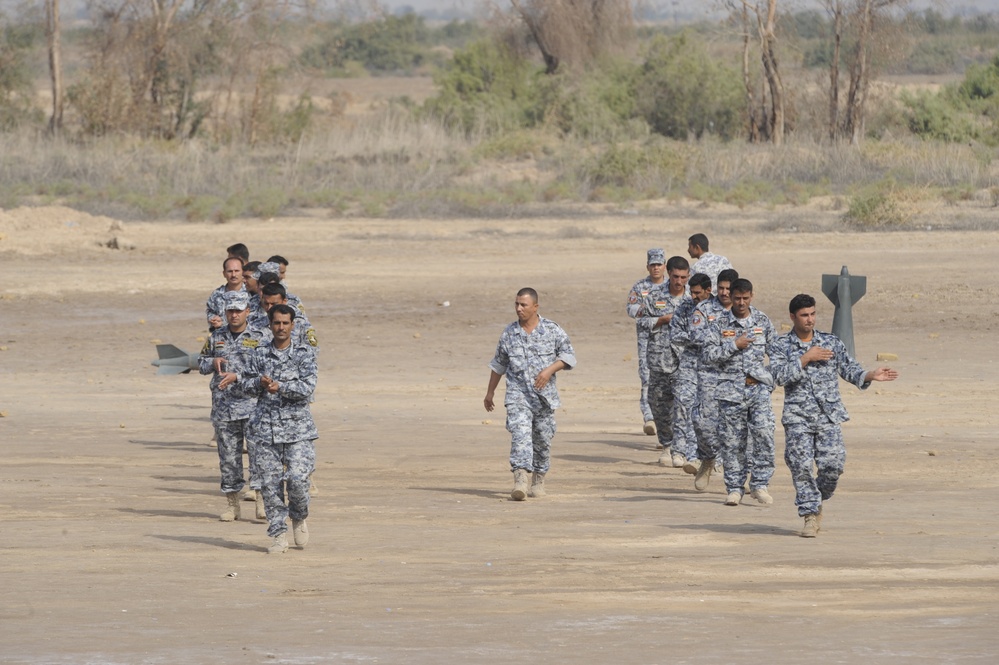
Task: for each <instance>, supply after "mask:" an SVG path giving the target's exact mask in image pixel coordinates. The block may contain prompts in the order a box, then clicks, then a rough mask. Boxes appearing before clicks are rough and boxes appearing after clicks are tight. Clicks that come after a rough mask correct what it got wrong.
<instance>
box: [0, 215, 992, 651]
mask: <svg viewBox="0 0 999 665" xmlns="http://www.w3.org/2000/svg"><path fill="white" fill-rule="evenodd" d="M780 214H783V213H780V212H775V211H758V212H743V213H736V212H732V211H728V212H724V214H723V213H722V212H719V211H718V210H717V209H704V208H699V207H694V206H683V205H677V206H674V207H673V208H672V209H671V210H668V211H667V214H664V215H662V216H658V217H643V216H641V215H633V214H632V215H628V214H618V215H613V214H608V215H606V216H604V217H600V218H586V219H575V220H554V221H553V220H457V221H424V220H388V221H386V220H339V219H321V218H316V219H278V220H266V221H265V220H244V221H234V222H230V223H227V224H221V225H219V224H192V223H182V222H168V221H164V222H155V223H126V224H116V223H115V222H114V220H108V219H104V218H93V217H90V216H87V215H84V214H82V213H77V212H74V211H72V210H68V209H62V208H48V209H42V210H14V211H5V212H0V280H2V283H0V298H2V299H0V349H2V350H0V376H2V385H3V388H2V390H0V412H2V413H0V415H2V417H0V451H2V460H3V461H2V464H0V525H2V528H3V540H2V541H0V662H3V663H32V664H34V663H74V664H75V663H101V664H103V663H114V664H118V663H121V664H126V663H127V664H133V663H195V664H198V663H234V662H239V663H370V662H381V663H442V662H447V663H469V664H477V663H514V662H522V663H527V662H536V663H542V662H551V663H581V662H582V663H617V664H632V663H634V664H645V663H670V664H671V665H672V664H676V663H697V664H701V663H737V662H739V663H749V662H757V663H772V664H780V663H801V662H813V663H906V664H911V663H932V664H939V663H962V664H964V663H990V664H991V663H995V662H997V658H999V635H997V631H996V625H997V614H999V550H997V547H999V513H997V511H996V509H995V506H993V505H992V504H991V499H992V498H993V497H994V494H995V492H996V489H997V480H996V479H997V477H999V462H997V459H996V454H995V449H996V440H997V437H996V425H997V417H996V412H995V411H993V409H994V408H995V406H994V403H993V401H992V400H993V399H994V395H995V394H996V393H997V392H999V377H997V371H996V370H997V364H996V354H995V347H996V344H995V340H994V331H995V329H996V328H997V327H999V309H997V307H996V304H995V303H996V302H997V300H999V287H997V286H996V283H995V278H994V273H995V266H996V261H997V257H999V232H995V231H964V232H956V231H946V230H945V231H940V230H932V231H910V232H897V233H834V232H821V233H793V232H787V233H783V232H770V233H764V232H763V231H761V230H760V229H761V228H766V226H765V225H766V224H768V223H770V222H772V221H773V218H774V217H775V216H777V215H780ZM814 214H815V215H821V214H823V213H821V212H818V211H816V212H815V213H814ZM828 214H829V215H831V214H832V213H828ZM992 214H993V215H994V213H992ZM112 226H113V227H114V228H112ZM698 231H705V232H707V233H708V234H709V237H710V238H711V241H712V249H713V250H715V251H717V252H718V253H721V254H724V255H726V256H728V257H729V258H730V259H731V260H732V262H733V263H734V264H735V266H736V267H737V268H738V269H739V270H740V272H742V274H743V275H744V276H747V277H749V278H750V279H752V280H753V282H754V283H755V285H756V299H755V301H754V304H755V305H757V306H759V307H760V309H762V310H763V311H765V312H767V313H768V314H769V315H770V316H771V318H772V319H773V320H774V322H775V324H776V325H777V326H778V327H779V326H780V325H781V324H782V323H786V322H787V316H786V314H785V311H786V309H785V308H786V303H787V301H788V299H789V298H790V297H791V296H792V295H794V294H795V293H798V292H802V291H804V292H810V293H812V294H813V295H815V296H817V298H818V300H819V315H820V327H821V328H823V329H828V328H829V325H830V321H831V317H832V308H831V306H830V305H829V303H828V302H827V301H826V300H825V298H823V297H821V293H820V289H819V286H820V283H821V275H822V274H823V273H838V272H839V270H840V268H841V266H843V265H847V266H848V267H849V269H850V271H851V273H852V274H854V275H866V276H867V279H868V289H867V290H868V292H867V295H866V296H865V297H864V298H863V300H861V301H860V303H859V304H858V305H857V306H856V308H855V309H854V320H855V323H856V333H857V334H856V345H857V351H858V358H859V359H860V360H861V362H863V363H864V364H865V365H867V366H872V365H874V364H875V356H876V354H878V353H895V354H897V355H898V358H899V360H898V361H897V362H893V363H891V365H892V366H894V367H896V368H897V369H898V370H899V371H900V372H901V378H900V379H899V380H898V381H896V382H894V383H882V384H875V385H874V386H873V387H872V388H871V389H870V390H868V391H866V392H864V393H861V392H860V391H858V390H856V389H854V388H853V387H851V386H849V385H844V386H843V392H844V399H845V400H846V403H847V407H848V408H849V410H850V412H851V414H852V416H853V418H852V420H851V421H850V422H849V423H847V424H846V425H845V427H844V433H845V438H846V442H847V449H848V460H847V471H846V474H845V475H844V477H843V479H842V482H841V484H840V488H839V491H838V492H837V494H836V496H835V498H834V499H833V500H832V501H830V502H829V503H828V504H827V505H826V509H825V511H824V512H825V520H824V522H823V530H822V533H821V534H820V535H819V537H818V538H817V539H814V540H808V539H802V538H799V537H798V535H797V533H798V529H799V528H800V526H801V521H800V520H799V518H798V517H797V514H796V511H795V508H794V505H793V500H794V494H793V490H792V486H791V483H790V479H789V475H788V472H787V468H786V467H785V466H784V464H783V435H782V432H781V431H780V427H778V438H777V452H778V465H777V473H776V475H775V477H774V480H773V482H772V485H771V493H772V494H773V495H774V497H775V503H774V505H773V506H772V507H769V508H764V507H761V506H756V505H748V503H747V505H741V506H737V507H726V506H723V505H722V501H723V498H724V496H723V493H722V491H723V490H722V488H721V487H720V483H718V481H717V479H713V480H712V485H711V487H710V488H709V491H707V492H705V493H697V492H695V491H694V489H693V484H692V481H691V477H690V476H687V475H685V474H684V473H683V472H682V471H681V470H679V469H672V468H663V467H660V466H658V465H657V464H656V460H657V457H658V453H657V452H655V451H654V450H653V437H647V436H645V435H643V434H642V432H641V417H640V413H639V410H638V403H637V402H638V392H639V384H638V377H637V371H636V359H635V349H634V346H635V333H634V327H633V325H632V322H631V321H630V320H629V319H628V318H627V316H626V315H625V312H624V308H625V302H626V296H627V292H628V289H629V287H630V286H631V284H632V283H634V281H635V280H637V279H638V278H640V277H641V276H642V275H643V274H644V272H645V271H644V265H643V264H644V262H645V251H646V249H647V248H649V247H652V246H663V247H665V248H666V250H667V255H669V254H678V253H683V250H684V249H685V247H686V237H687V236H688V235H690V234H691V233H694V232H698ZM111 238H117V239H118V245H119V247H122V249H117V250H114V249H109V248H107V247H104V246H103V243H106V242H107V241H109V240H110V239H111ZM237 241H240V242H245V243H246V244H247V245H248V246H249V247H250V250H251V253H252V255H253V257H255V258H266V257H267V256H269V255H270V254H272V253H279V254H282V255H284V256H286V257H288V258H289V259H290V260H291V266H290V268H289V271H288V277H287V280H288V284H289V286H290V288H291V290H292V291H293V292H295V293H297V294H298V295H300V296H301V297H302V299H303V300H304V302H305V304H306V306H307V309H308V311H309V314H310V317H311V319H312V321H313V323H314V324H315V325H316V328H317V330H318V331H319V336H320V343H321V354H320V356H319V365H320V380H319V388H318V391H317V396H316V401H315V404H314V406H313V413H314V415H315V418H316V421H317V424H318V427H319V431H320V434H321V438H320V439H319V441H318V442H317V449H318V457H319V462H318V469H317V473H316V481H317V484H318V487H319V494H318V495H317V496H315V497H314V499H313V504H312V513H311V515H310V518H309V524H310V527H311V533H312V538H311V542H310V543H309V546H308V548H307V549H305V550H298V549H295V548H294V547H293V548H292V549H291V550H289V551H288V552H287V553H286V554H284V555H268V554H266V549H265V548H266V546H267V544H268V539H267V538H266V534H265V525H264V523H263V521H258V520H253V519H247V520H243V521H239V522H234V523H222V522H219V520H218V514H219V513H220V512H221V511H222V509H223V508H224V504H225V501H224V498H223V497H222V495H221V494H220V492H219V478H218V466H217V464H218V459H217V456H216V453H215V449H214V447H212V446H211V445H210V444H209V441H210V437H211V424H210V421H209V392H208V388H207V383H208V382H207V378H206V377H202V376H200V375H198V374H196V373H192V374H185V375H178V376H158V375H157V374H156V370H155V368H154V367H152V366H150V362H151V361H152V360H153V359H154V358H155V349H154V343H156V342H169V343H173V344H176V345H178V346H180V347H182V348H184V349H186V350H188V351H191V352H194V351H198V350H199V348H200V346H201V341H202V340H203V335H204V332H203V330H204V317H203V311H204V302H205V299H206V297H207V295H208V293H209V291H211V289H213V288H215V287H216V286H218V285H219V284H221V283H222V281H223V280H222V276H221V261H222V258H223V255H224V248H225V247H226V246H227V245H229V244H231V243H233V242H237ZM129 248H131V249H129ZM521 286H533V287H535V288H537V289H538V290H539V292H540V293H541V313H542V314H543V315H545V316H547V317H549V318H551V319H553V320H555V321H558V322H559V323H561V324H562V325H563V327H564V328H565V329H566V330H567V331H568V333H569V335H570V337H571V339H572V341H573V344H574V346H575V348H576V351H577V355H578V359H579V366H578V368H576V369H575V370H573V371H572V372H568V373H565V374H563V375H560V378H559V383H560V388H561V391H562V398H563V402H564V404H565V408H564V409H562V410H561V411H560V412H559V413H558V414H557V420H558V425H559V433H558V435H557V436H556V439H555V442H554V445H553V460H552V471H551V474H550V476H549V482H548V486H549V496H548V497H547V498H544V499H536V500H528V501H526V502H523V503H520V502H512V501H510V500H509V495H508V492H509V490H510V487H511V484H512V481H511V475H510V473H509V469H508V463H507V458H508V453H509V439H508V435H507V433H506V431H505V430H504V426H503V414H502V413H501V412H499V411H497V412H494V413H492V414H487V413H486V412H485V411H484V409H483V406H482V398H483V395H484V393H485V387H486V382H487V379H488V373H489V370H488V368H487V363H488V361H489V359H490V358H491V355H492V352H493V350H494V349H495V345H496V340H497V338H498V336H499V333H500V331H501V330H502V328H503V326H504V325H505V324H507V323H509V322H510V321H512V320H514V318H515V317H514V312H513V300H514V294H515V291H516V290H517V289H518V288H519V287H521ZM781 401H782V393H781V391H780V390H778V391H776V392H775V394H774V406H775V409H777V410H778V413H779V409H780V407H781ZM243 505H244V507H246V508H247V509H249V508H250V506H251V505H252V504H249V503H244V504H243Z"/></svg>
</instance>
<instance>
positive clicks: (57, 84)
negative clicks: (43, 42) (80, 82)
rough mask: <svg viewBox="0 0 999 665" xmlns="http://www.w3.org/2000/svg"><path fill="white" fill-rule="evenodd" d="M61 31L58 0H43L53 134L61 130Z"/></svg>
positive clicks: (50, 121) (50, 125) (50, 120)
mask: <svg viewBox="0 0 999 665" xmlns="http://www.w3.org/2000/svg"><path fill="white" fill-rule="evenodd" d="M61 33H62V24H61V20H60V18H59V0H45V36H46V38H47V40H48V51H49V76H50V78H51V79H52V117H51V118H49V131H50V132H51V133H53V134H58V133H59V132H61V131H62V111H63V89H62V44H61V36H62V35H61Z"/></svg>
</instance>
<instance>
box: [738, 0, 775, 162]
mask: <svg viewBox="0 0 999 665" xmlns="http://www.w3.org/2000/svg"><path fill="white" fill-rule="evenodd" d="M740 16H741V19H742V84H743V87H744V89H745V91H746V119H747V124H748V127H749V142H750V143H759V142H760V141H762V140H763V137H764V136H765V134H766V132H767V129H766V128H767V124H768V123H767V115H768V114H767V109H766V92H765V91H764V92H763V94H762V95H761V97H762V98H761V99H760V105H759V107H757V104H756V93H755V92H754V85H753V75H752V68H751V67H750V62H751V60H752V59H751V58H750V51H751V49H750V45H751V44H752V36H751V34H750V33H751V32H752V27H751V25H750V23H749V9H748V8H747V7H746V5H742V11H741V13H740Z"/></svg>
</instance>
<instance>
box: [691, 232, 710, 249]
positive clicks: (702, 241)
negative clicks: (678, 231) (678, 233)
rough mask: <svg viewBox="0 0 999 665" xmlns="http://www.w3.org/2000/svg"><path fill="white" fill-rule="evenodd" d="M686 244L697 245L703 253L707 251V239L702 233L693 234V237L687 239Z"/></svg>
mask: <svg viewBox="0 0 999 665" xmlns="http://www.w3.org/2000/svg"><path fill="white" fill-rule="evenodd" d="M687 242H689V243H690V244H691V245H697V246H698V247H700V248H701V249H703V250H704V251H705V252H706V251H708V237H707V236H706V235H704V234H703V233H695V234H694V235H692V236H690V237H689V238H687Z"/></svg>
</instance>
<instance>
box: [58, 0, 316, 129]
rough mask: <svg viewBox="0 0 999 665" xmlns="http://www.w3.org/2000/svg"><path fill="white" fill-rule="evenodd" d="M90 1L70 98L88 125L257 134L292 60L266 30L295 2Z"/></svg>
mask: <svg viewBox="0 0 999 665" xmlns="http://www.w3.org/2000/svg"><path fill="white" fill-rule="evenodd" d="M47 1H52V0H47ZM92 2H93V4H92V5H91V8H92V11H93V13H94V15H95V22H96V23H97V26H98V30H95V31H94V33H93V35H94V41H93V42H92V43H91V44H90V49H89V59H90V62H89V67H88V74H87V80H86V81H85V83H84V85H83V86H82V89H81V87H80V86H76V89H75V90H74V91H73V92H74V94H73V95H72V96H71V98H72V99H73V100H74V101H75V103H76V105H77V106H78V107H80V109H81V115H83V117H84V123H85V126H86V128H87V130H88V131H91V132H94V133H103V132H107V131H129V132H138V133H142V134H148V135H155V136H160V137H163V138H167V139H172V138H181V137H188V136H193V135H194V134H195V133H197V132H198V131H199V129H200V128H201V127H202V126H204V124H205V123H206V122H211V121H213V120H214V122H216V123H225V124H229V123H234V124H235V125H239V129H238V130H235V131H234V130H233V129H232V125H230V126H229V127H228V128H226V129H225V130H224V131H223V132H222V133H224V134H225V138H233V137H235V136H236V135H237V134H243V135H244V136H247V137H250V138H251V139H253V140H255V139H256V137H258V136H259V135H260V132H259V128H260V125H261V118H262V117H264V116H265V115H266V112H268V111H270V110H273V104H272V103H271V102H272V101H273V100H274V98H275V97H276V94H277V90H278V87H279V86H278V85H277V83H276V81H278V79H279V77H277V76H276V75H275V72H276V71H278V70H280V69H281V68H282V67H283V66H284V65H286V64H287V63H288V62H290V61H291V59H292V55H291V52H290V49H289V48H287V47H283V46H280V45H278V44H277V40H278V39H279V35H278V34H277V30H276V29H275V26H276V25H277V24H278V23H279V22H280V21H282V20H284V19H287V18H288V16H289V14H290V13H292V12H293V11H295V10H296V9H298V8H299V7H300V6H299V5H298V4H296V2H295V0H92ZM237 87H238V88H240V92H238V93H237V92H236V89H237ZM247 98H249V102H247V101H245V100H246V99H247ZM220 101H221V102H222V103H221V104H220ZM272 115H273V114H272ZM236 116H238V117H236ZM216 130H219V127H216Z"/></svg>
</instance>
